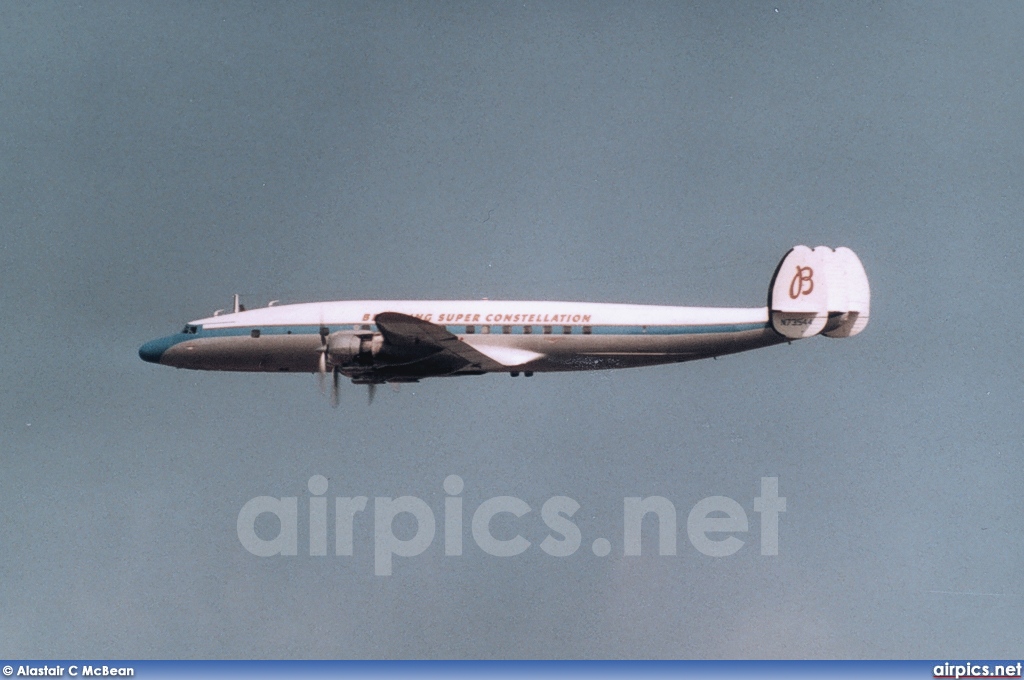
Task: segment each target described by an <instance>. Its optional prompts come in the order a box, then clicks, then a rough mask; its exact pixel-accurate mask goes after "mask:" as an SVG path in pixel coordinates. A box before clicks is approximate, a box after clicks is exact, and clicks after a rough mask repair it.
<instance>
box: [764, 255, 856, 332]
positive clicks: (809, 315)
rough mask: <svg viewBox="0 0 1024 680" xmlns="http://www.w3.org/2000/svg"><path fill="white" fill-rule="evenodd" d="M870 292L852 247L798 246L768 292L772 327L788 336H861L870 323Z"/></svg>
mask: <svg viewBox="0 0 1024 680" xmlns="http://www.w3.org/2000/svg"><path fill="white" fill-rule="evenodd" d="M870 307H871V289H870V286H869V285H868V277H867V273H866V272H865V271H864V265H862V264H861V261H860V259H859V258H858V257H857V255H856V254H855V253H854V252H853V251H852V250H850V249H849V248H837V249H835V250H832V249H831V248H828V247H826V246H818V247H817V248H815V249H814V250H811V249H810V248H808V247H807V246H796V247H795V248H793V249H792V250H790V251H789V252H788V253H786V256H785V257H783V258H782V261H781V262H780V263H779V266H778V267H777V268H776V270H775V275H774V276H773V277H772V283H771V286H770V288H769V291H768V310H769V316H770V318H771V323H772V328H774V329H775V330H776V331H777V332H778V333H780V334H781V335H784V336H785V337H787V338H791V339H794V340H795V339H798V338H809V337H811V336H812V335H817V334H819V333H821V334H823V335H825V336H827V337H830V338H848V337H850V336H853V335H857V334H858V333H860V332H861V331H862V330H864V328H865V326H867V325H868V318H869V313H870Z"/></svg>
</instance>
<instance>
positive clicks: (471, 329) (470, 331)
mask: <svg viewBox="0 0 1024 680" xmlns="http://www.w3.org/2000/svg"><path fill="white" fill-rule="evenodd" d="M473 333H476V326H466V335H472V334H473Z"/></svg>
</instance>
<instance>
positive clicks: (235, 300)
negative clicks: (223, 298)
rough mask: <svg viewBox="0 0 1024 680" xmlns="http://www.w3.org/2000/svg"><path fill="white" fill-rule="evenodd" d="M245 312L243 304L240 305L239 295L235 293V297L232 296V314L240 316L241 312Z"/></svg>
mask: <svg viewBox="0 0 1024 680" xmlns="http://www.w3.org/2000/svg"><path fill="white" fill-rule="evenodd" d="M244 310H245V308H244V307H242V305H241V303H239V301H238V293H235V294H234V295H232V296H231V313H232V314H238V313H239V312H241V311H244Z"/></svg>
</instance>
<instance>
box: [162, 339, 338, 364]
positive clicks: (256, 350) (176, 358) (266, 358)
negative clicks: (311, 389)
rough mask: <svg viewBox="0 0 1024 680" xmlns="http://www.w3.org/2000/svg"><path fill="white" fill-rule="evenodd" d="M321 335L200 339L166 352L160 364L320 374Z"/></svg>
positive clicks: (183, 343)
mask: <svg viewBox="0 0 1024 680" xmlns="http://www.w3.org/2000/svg"><path fill="white" fill-rule="evenodd" d="M320 347H321V344H320V337H319V336H317V335H270V336H263V337H259V338H253V337H250V336H231V337H220V338H197V339H195V340H186V341H185V342H181V343H178V344H176V345H174V346H173V347H171V348H170V349H168V350H167V351H166V352H164V354H163V356H162V357H161V358H160V363H162V364H166V365H168V366H175V367H177V368H191V369H197V370H207V371H263V372H278V371H280V372H303V373H311V372H314V371H316V370H317V364H318V361H319V358H320Z"/></svg>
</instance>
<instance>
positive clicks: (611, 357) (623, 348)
mask: <svg viewBox="0 0 1024 680" xmlns="http://www.w3.org/2000/svg"><path fill="white" fill-rule="evenodd" d="M466 341H467V342H471V343H472V344H473V345H474V346H476V347H478V348H481V349H482V351H486V347H487V346H489V345H490V346H494V345H498V346H509V347H515V348H517V349H521V350H526V351H530V352H536V353H538V354H542V355H543V357H542V358H538V359H536V360H534V361H529V362H527V363H523V364H519V365H516V366H514V367H505V368H503V369H498V370H503V371H504V370H517V371H521V370H525V371H536V372H554V371H586V370H597V369H604V368H628V367H636V366H656V365H659V364H669V363H678V362H682V361H693V360H695V359H704V358H709V357H713V356H721V355H726V354H733V353H736V352H743V351H746V350H749V349H756V348H758V347H767V346H769V345H775V344H779V343H781V342H785V338H782V337H781V336H779V335H778V334H777V333H775V332H773V331H772V330H771V329H768V328H760V329H755V330H749V331H740V332H733V333H686V334H678V335H636V334H631V335H570V336H565V335H550V336H547V335H535V336H533V337H523V336H500V335H498V336H490V337H489V338H487V339H486V340H483V339H474V340H472V341H471V340H469V339H468V338H467V339H466ZM492 370H493V369H492Z"/></svg>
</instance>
